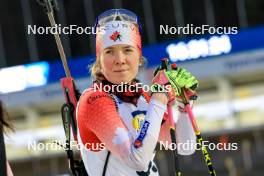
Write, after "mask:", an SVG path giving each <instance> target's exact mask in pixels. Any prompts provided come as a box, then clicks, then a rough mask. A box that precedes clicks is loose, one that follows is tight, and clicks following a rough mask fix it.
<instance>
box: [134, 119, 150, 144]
mask: <svg viewBox="0 0 264 176" xmlns="http://www.w3.org/2000/svg"><path fill="white" fill-rule="evenodd" d="M149 124H150V123H149V122H148V121H146V120H145V122H144V124H143V125H142V128H141V130H140V133H139V136H138V137H137V139H136V140H135V142H134V147H135V148H139V147H141V146H142V143H143V140H144V138H145V136H146V134H147V131H148V127H149Z"/></svg>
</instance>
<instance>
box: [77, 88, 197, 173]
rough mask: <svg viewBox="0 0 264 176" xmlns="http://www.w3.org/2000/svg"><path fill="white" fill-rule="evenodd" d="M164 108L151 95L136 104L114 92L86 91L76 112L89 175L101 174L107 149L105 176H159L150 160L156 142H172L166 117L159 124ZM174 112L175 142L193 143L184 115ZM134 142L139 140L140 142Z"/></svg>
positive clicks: (188, 153)
mask: <svg viewBox="0 0 264 176" xmlns="http://www.w3.org/2000/svg"><path fill="white" fill-rule="evenodd" d="M148 98H149V97H148ZM166 110H167V107H166V105H164V104H162V103H160V102H159V101H157V100H154V99H151V98H150V100H149V102H148V101H147V100H146V99H145V97H144V96H140V97H139V99H138V101H137V104H136V106H135V105H134V104H132V103H127V102H124V101H121V100H120V99H119V98H118V97H117V96H115V95H111V96H110V94H107V93H105V92H100V91H93V89H87V90H85V91H84V92H83V94H82V96H81V97H80V100H79V102H78V106H77V111H76V112H77V121H78V142H79V144H80V145H81V147H80V148H81V155H82V159H83V162H84V165H85V168H86V170H87V172H88V174H89V175H90V176H102V173H103V168H104V165H105V161H106V157H107V153H108V151H110V152H111V155H110V157H109V160H108V164H107V169H106V174H105V175H106V176H140V175H149V176H158V175H159V173H158V170H157V167H156V166H155V163H154V162H153V158H154V156H155V152H154V150H155V147H156V144H157V142H158V141H169V143H170V141H171V140H170V133H169V122H168V120H167V121H165V122H164V123H163V124H162V125H161V123H162V119H163V118H164V114H165V116H166V114H167V113H165V112H166ZM173 111H174V112H173V114H174V117H175V116H176V114H177V116H178V119H177V122H176V139H177V143H184V142H190V141H191V142H195V140H196V137H195V134H194V131H193V129H192V126H191V123H190V121H189V119H188V117H187V114H186V113H184V112H176V111H177V108H175V109H174V110H173ZM165 118H166V117H165ZM175 121H176V120H175ZM135 141H137V142H138V141H139V142H141V143H139V144H140V145H138V143H137V144H136V143H135ZM193 152H194V149H190V150H181V149H178V153H179V154H181V155H190V154H192V153H193Z"/></svg>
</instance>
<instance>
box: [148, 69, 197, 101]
mask: <svg viewBox="0 0 264 176" xmlns="http://www.w3.org/2000/svg"><path fill="white" fill-rule="evenodd" d="M152 84H153V85H152V87H154V88H155V90H156V89H157V88H159V87H162V86H163V87H164V86H166V88H165V89H162V90H163V92H164V91H166V93H167V96H168V97H169V101H173V100H174V99H175V98H176V99H177V100H178V101H181V97H182V95H183V92H182V90H183V89H187V91H188V92H192V93H193V94H196V93H195V90H196V88H197V86H198V80H197V79H196V78H195V77H194V75H192V74H191V73H190V72H189V71H187V70H186V69H184V68H179V67H176V68H173V69H172V70H165V69H161V67H158V68H157V69H156V71H155V73H154V78H153V80H152ZM168 85H169V86H170V87H168ZM168 88H169V89H168Z"/></svg>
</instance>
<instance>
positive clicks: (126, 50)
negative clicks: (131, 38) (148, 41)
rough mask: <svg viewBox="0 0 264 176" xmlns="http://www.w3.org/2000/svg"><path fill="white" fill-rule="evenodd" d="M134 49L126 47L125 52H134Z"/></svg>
mask: <svg viewBox="0 0 264 176" xmlns="http://www.w3.org/2000/svg"><path fill="white" fill-rule="evenodd" d="M132 51H133V50H132V49H125V52H126V53H130V52H132Z"/></svg>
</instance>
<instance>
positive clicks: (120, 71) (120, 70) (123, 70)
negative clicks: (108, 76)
mask: <svg viewBox="0 0 264 176" xmlns="http://www.w3.org/2000/svg"><path fill="white" fill-rule="evenodd" d="M125 71H128V69H119V70H114V72H116V73H122V72H125Z"/></svg>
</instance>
